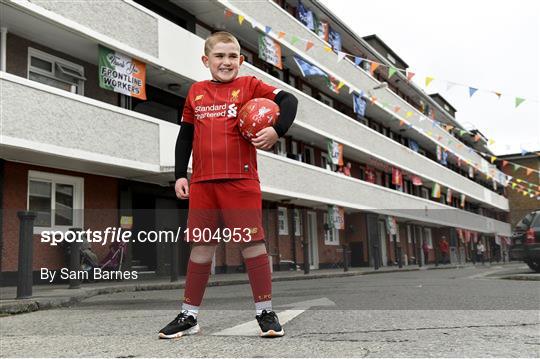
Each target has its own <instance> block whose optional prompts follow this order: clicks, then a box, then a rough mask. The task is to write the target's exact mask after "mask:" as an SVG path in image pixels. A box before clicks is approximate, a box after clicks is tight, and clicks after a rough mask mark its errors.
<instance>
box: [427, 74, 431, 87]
mask: <svg viewBox="0 0 540 359" xmlns="http://www.w3.org/2000/svg"><path fill="white" fill-rule="evenodd" d="M431 81H433V77H429V76H427V77H426V87H428V86H429V84H430V83H431Z"/></svg>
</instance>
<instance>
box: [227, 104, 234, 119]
mask: <svg viewBox="0 0 540 359" xmlns="http://www.w3.org/2000/svg"><path fill="white" fill-rule="evenodd" d="M231 117H236V105H235V104H234V103H232V104H230V105H229V110H228V111H227V118H231Z"/></svg>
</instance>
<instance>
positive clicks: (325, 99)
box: [319, 92, 334, 107]
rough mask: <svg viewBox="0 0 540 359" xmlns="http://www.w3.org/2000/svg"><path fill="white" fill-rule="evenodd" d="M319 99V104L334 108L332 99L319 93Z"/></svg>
mask: <svg viewBox="0 0 540 359" xmlns="http://www.w3.org/2000/svg"><path fill="white" fill-rule="evenodd" d="M319 98H320V100H321V102H322V103H324V104H325V105H327V106H330V107H334V100H332V98H330V97H329V96H326V95H325V94H323V93H321V92H320V93H319Z"/></svg>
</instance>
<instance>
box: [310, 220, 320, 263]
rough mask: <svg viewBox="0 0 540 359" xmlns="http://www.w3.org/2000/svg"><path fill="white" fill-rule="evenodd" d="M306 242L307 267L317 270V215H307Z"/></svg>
mask: <svg viewBox="0 0 540 359" xmlns="http://www.w3.org/2000/svg"><path fill="white" fill-rule="evenodd" d="M307 220H308V222H307V227H308V233H307V234H308V242H309V267H310V268H311V269H319V240H318V238H317V213H316V212H309V211H308V213H307Z"/></svg>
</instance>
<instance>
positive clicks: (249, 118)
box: [238, 98, 279, 141]
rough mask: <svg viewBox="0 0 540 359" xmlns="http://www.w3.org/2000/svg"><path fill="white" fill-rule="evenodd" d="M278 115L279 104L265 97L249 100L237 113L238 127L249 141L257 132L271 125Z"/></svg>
mask: <svg viewBox="0 0 540 359" xmlns="http://www.w3.org/2000/svg"><path fill="white" fill-rule="evenodd" d="M278 116H279V106H278V105H277V104H276V103H275V102H274V101H272V100H269V99H267V98H254V99H251V100H249V101H248V102H247V103H246V104H245V105H244V106H242V108H241V109H240V112H239V113H238V128H239V129H240V134H241V135H242V137H244V138H245V139H246V140H248V141H251V139H252V138H254V137H256V136H255V135H256V134H257V132H259V131H260V130H262V129H263V128H266V127H270V126H273V125H274V124H275V123H276V121H277V118H278Z"/></svg>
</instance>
